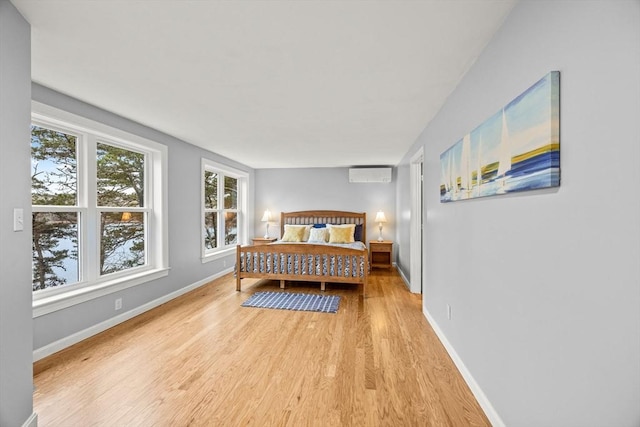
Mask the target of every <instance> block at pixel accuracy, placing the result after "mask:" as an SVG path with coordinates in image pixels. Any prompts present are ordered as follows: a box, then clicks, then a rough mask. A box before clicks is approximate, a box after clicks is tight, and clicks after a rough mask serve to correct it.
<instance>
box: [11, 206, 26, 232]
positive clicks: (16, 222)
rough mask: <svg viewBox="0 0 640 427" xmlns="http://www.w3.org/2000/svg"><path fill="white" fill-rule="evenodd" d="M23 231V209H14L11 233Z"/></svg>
mask: <svg viewBox="0 0 640 427" xmlns="http://www.w3.org/2000/svg"><path fill="white" fill-rule="evenodd" d="M22 230H24V209H20V208H15V209H14V210H13V231H22Z"/></svg>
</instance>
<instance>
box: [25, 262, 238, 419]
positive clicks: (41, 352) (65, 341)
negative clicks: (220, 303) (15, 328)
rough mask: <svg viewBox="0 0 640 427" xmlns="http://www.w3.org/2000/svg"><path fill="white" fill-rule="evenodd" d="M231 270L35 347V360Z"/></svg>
mask: <svg viewBox="0 0 640 427" xmlns="http://www.w3.org/2000/svg"><path fill="white" fill-rule="evenodd" d="M231 272H233V267H230V268H227V269H226V270H223V271H221V272H220V273H217V274H214V275H213V276H210V277H207V278H205V279H202V280H199V281H197V282H196V283H192V284H191V285H188V286H185V287H184V288H181V289H178V290H177V291H174V292H171V293H170V294H167V295H164V296H162V297H160V298H158V299H155V300H153V301H150V302H148V303H146V304H143V305H141V306H138V307H136V308H134V309H133V310H129V311H127V312H125V313H122V314H119V315H117V316H114V317H112V318H110V319H107V320H105V321H104V322H101V323H98V324H96V325H93V326H90V327H88V328H86V329H83V330H82V331H78V332H76V333H75V334H72V335H69V336H67V337H64V338H61V339H59V340H58V341H55V342H52V343H51V344H47V345H45V346H44V347H40V348H38V349H35V350H33V361H34V362H36V361H38V360H40V359H43V358H45V357H47V356H50V355H52V354H53V353H56V352H58V351H60V350H63V349H65V348H67V347H70V346H72V345H73V344H77V343H79V342H80V341H82V340H85V339H87V338H89V337H91V336H93V335H96V334H99V333H100V332H102V331H106V330H107V329H109V328H112V327H114V326H116V325H118V324H120V323H122V322H125V321H127V320H129V319H131V318H133V317H135V316H138V315H139V314H142V313H144V312H146V311H149V310H151V309H152V308H155V307H157V306H159V305H161V304H164V303H165V302H168V301H171V300H172V299H174V298H177V297H179V296H180V295H183V294H186V293H187V292H190V291H192V290H194V289H197V288H199V287H200V286H203V285H205V284H207V283H209V282H211V281H212V280H215V279H217V278H219V277H222V276H224V275H225V274H228V273H231ZM34 427H35V426H34Z"/></svg>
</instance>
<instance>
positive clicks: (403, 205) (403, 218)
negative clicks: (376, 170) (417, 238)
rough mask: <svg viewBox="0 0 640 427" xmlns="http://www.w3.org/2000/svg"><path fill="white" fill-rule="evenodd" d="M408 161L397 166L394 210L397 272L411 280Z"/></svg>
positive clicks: (409, 171) (409, 172)
mask: <svg viewBox="0 0 640 427" xmlns="http://www.w3.org/2000/svg"><path fill="white" fill-rule="evenodd" d="M410 169H411V168H410V167H409V163H408V162H405V163H401V164H400V165H398V167H397V169H396V170H397V172H398V179H397V181H396V202H397V203H396V212H395V215H396V217H397V218H398V227H397V229H396V237H395V239H396V242H398V243H397V244H396V248H395V249H396V262H397V267H398V270H399V272H400V273H401V274H402V275H403V276H404V277H405V280H407V281H409V282H410V281H411V262H410V261H411V245H410V244H409V243H410V241H411V230H410V227H409V226H410V223H411V194H410V180H409V179H410V176H411V175H410V174H411V170H410Z"/></svg>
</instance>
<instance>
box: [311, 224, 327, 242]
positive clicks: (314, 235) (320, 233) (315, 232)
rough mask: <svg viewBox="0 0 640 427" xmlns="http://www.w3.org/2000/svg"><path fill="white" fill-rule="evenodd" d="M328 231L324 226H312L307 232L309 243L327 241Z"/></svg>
mask: <svg viewBox="0 0 640 427" xmlns="http://www.w3.org/2000/svg"><path fill="white" fill-rule="evenodd" d="M327 240H329V232H328V231H327V229H326V227H325V228H312V229H311V231H310V233H309V240H308V242H309V243H327Z"/></svg>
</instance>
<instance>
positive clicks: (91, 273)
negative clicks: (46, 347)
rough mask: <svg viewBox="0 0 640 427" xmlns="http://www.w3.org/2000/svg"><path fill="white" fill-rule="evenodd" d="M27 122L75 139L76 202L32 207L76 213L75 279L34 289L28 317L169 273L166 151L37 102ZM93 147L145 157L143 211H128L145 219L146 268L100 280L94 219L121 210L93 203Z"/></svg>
mask: <svg viewBox="0 0 640 427" xmlns="http://www.w3.org/2000/svg"><path fill="white" fill-rule="evenodd" d="M31 111H32V114H31V124H32V125H36V126H40V127H44V128H47V129H52V130H56V131H60V132H64V133H68V134H71V135H74V136H76V138H77V140H76V156H77V158H76V163H77V174H78V176H77V183H78V188H77V189H76V191H77V199H76V205H75V206H45V205H32V211H33V212H78V213H79V220H78V269H79V281H78V282H76V283H73V284H68V285H64V286H61V287H56V288H48V289H43V290H38V291H33V316H34V317H38V316H42V315H45V314H48V313H51V312H54V311H57V310H61V309H64V308H67V307H70V306H73V305H76V304H80V303H83V302H86V301H89V300H92V299H95V298H99V297H102V296H104V295H108V294H111V293H113V292H117V291H120V290H123V289H127V288H129V287H132V286H137V285H140V284H142V283H146V282H149V281H152V280H156V279H158V278H160V277H164V276H166V275H168V270H169V251H168V217H167V212H168V203H167V196H166V193H167V191H168V179H167V173H166V171H167V165H168V161H167V153H168V150H167V147H166V146H165V145H163V144H160V143H157V142H155V141H152V140H149V139H147V138H143V137H140V136H137V135H134V134H131V133H128V132H125V131H122V130H120V129H117V128H114V127H112V126H109V125H105V124H103V123H100V122H97V121H94V120H91V119H87V118H85V117H81V116H78V115H75V114H73V113H69V112H67V111H64V110H60V109H57V108H55V107H51V106H49V105H46V104H42V103H39V102H36V101H33V102H32V108H31ZM98 143H104V144H107V145H111V146H114V147H118V148H123V149H126V150H130V151H135V152H138V153H142V154H144V155H145V161H144V163H145V172H144V175H145V176H144V185H145V195H144V197H145V203H144V207H127V208H126V210H127V211H130V212H143V213H144V215H146V218H145V234H144V239H145V264H144V265H142V266H137V267H133V268H129V269H126V270H123V271H118V272H114V273H109V274H105V275H102V276H100V274H99V271H98V259H99V256H100V237H101V236H99V235H98V234H99V215H100V214H101V212H113V211H117V212H119V211H121V210H122V208H119V207H105V206H98V205H97V178H96V161H95V153H96V147H97V144H98Z"/></svg>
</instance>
